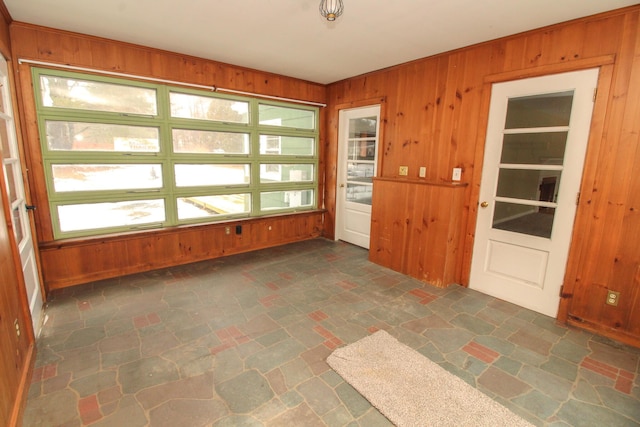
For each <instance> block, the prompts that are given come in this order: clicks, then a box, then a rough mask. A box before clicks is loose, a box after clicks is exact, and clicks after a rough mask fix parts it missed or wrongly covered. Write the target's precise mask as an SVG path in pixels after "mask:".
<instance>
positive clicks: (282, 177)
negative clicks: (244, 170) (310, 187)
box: [260, 163, 314, 183]
mask: <svg viewBox="0 0 640 427" xmlns="http://www.w3.org/2000/svg"><path fill="white" fill-rule="evenodd" d="M313 179H314V174H313V165H311V164H299V165H292V164H272V163H266V164H264V163H263V164H261V165H260V182H261V183H269V182H311V181H313Z"/></svg>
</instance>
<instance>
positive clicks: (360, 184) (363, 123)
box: [346, 116, 378, 205]
mask: <svg viewBox="0 0 640 427" xmlns="http://www.w3.org/2000/svg"><path fill="white" fill-rule="evenodd" d="M377 128H378V125H377V117H376V116H370V117H359V118H355V119H350V120H349V136H348V141H347V144H348V149H347V150H348V151H347V152H348V154H347V157H348V158H347V191H346V200H347V201H349V202H353V203H361V204H366V205H371V199H372V194H373V177H374V176H375V175H376V143H377Z"/></svg>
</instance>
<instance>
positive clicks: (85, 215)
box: [58, 199, 165, 232]
mask: <svg viewBox="0 0 640 427" xmlns="http://www.w3.org/2000/svg"><path fill="white" fill-rule="evenodd" d="M58 218H59V221H60V230H61V231H62V232H73V231H82V230H96V229H103V228H113V227H135V226H140V225H145V224H153V223H162V222H164V220H165V208H164V200H163V199H155V200H128V201H123V202H103V203H83V204H75V205H62V206H58Z"/></svg>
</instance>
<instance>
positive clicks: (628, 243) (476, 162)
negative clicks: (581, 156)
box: [325, 6, 640, 345]
mask: <svg viewBox="0 0 640 427" xmlns="http://www.w3.org/2000/svg"><path fill="white" fill-rule="evenodd" d="M639 17H640V6H633V7H630V8H626V9H620V10H617V11H612V12H608V13H605V14H601V15H597V16H592V17H588V18H584V19H580V20H576V21H572V22H568V23H563V24H559V25H555V26H551V27H547V28H543V29H539V30H534V31H530V32H527V33H523V34H518V35H515V36H512V37H507V38H503V39H499V40H495V41H492V42H487V43H483V44H480V45H476V46H471V47H468V48H464V49H460V50H456V51H452V52H449V53H446V54H442V55H438V56H434V57H429V58H425V59H422V60H417V61H413V62H410V63H407V64H403V65H400V66H396V67H392V68H389V69H385V70H381V71H377V72H372V73H368V74H366V75H362V76H357V77H353V78H350V79H347V80H344V81H340V82H336V83H334V84H331V85H329V94H328V104H329V108H328V116H327V134H326V135H327V140H326V144H327V150H326V152H327V157H326V162H327V165H329V167H328V168H327V181H326V188H327V198H326V201H325V203H326V208H327V211H328V213H327V216H326V219H325V231H326V233H327V234H328V235H329V236H331V235H332V231H333V229H334V224H335V185H336V171H335V168H333V167H332V166H331V165H334V164H335V162H336V159H337V153H336V146H337V125H338V110H339V109H340V108H344V106H345V105H352V104H361V103H362V102H363V100H369V99H384V100H385V109H384V116H383V117H382V124H383V129H382V134H383V140H382V142H381V144H382V146H381V154H382V156H381V157H382V160H381V168H380V169H379V170H380V172H381V176H382V177H385V178H397V177H398V168H399V166H401V165H408V166H409V177H410V178H411V177H413V178H416V177H417V175H418V169H419V167H420V166H426V169H427V180H430V181H436V182H449V181H450V179H451V173H452V168H454V167H460V168H462V170H463V174H462V181H463V182H465V183H468V184H469V186H468V187H467V189H466V190H465V193H464V197H463V203H462V207H461V208H459V207H456V206H451V208H452V209H462V213H461V215H462V229H461V233H460V248H461V250H460V251H459V252H458V254H457V255H456V275H455V278H456V280H457V281H459V283H461V284H468V280H469V271H470V265H471V258H472V249H473V241H474V233H475V225H476V210H477V204H478V193H479V186H480V177H481V170H480V169H481V166H482V159H483V152H484V136H485V130H486V125H487V117H488V105H489V104H488V103H489V96H488V94H489V92H490V88H491V84H492V83H493V82H497V81H506V80H513V79H517V78H522V77H532V76H537V75H544V74H550V73H558V72H564V71H572V70H576V69H585V68H591V67H595V66H598V67H600V68H601V73H600V79H599V92H598V96H597V98H596V104H595V113H594V120H593V123H592V129H591V136H590V140H589V147H588V153H587V160H586V164H585V170H584V177H583V181H582V187H581V192H582V197H581V200H580V203H579V206H578V213H577V217H576V222H575V229H574V233H573V236H574V237H573V241H572V245H571V249H570V257H569V263H568V269H567V273H566V277H565V282H564V295H565V298H564V299H563V301H562V303H561V310H560V316H559V319H560V320H561V321H565V320H566V321H569V322H570V323H573V324H579V325H581V326H582V327H585V328H588V329H591V330H594V331H597V332H599V333H603V334H605V335H609V336H611V337H614V338H617V339H621V340H624V341H626V342H631V343H634V344H636V345H640V270H639V266H640V249H639V248H640V246H639V244H638V241H639V240H640V239H639V238H640V206H639V204H640V179H639V178H638V174H637V171H638V170H640V169H639V168H640V149H639V148H638V138H639V135H640V107H639V102H640V27H639V25H638V19H639ZM452 30H456V29H455V28H452ZM458 30H459V31H464V29H458ZM393 197H394V196H393V194H387V195H386V197H384V198H383V200H382V202H381V203H384V204H385V206H393V209H396V210H405V211H408V210H409V209H411V206H409V205H406V204H405V205H397V204H395V205H392V204H390V201H391V200H392V198H393ZM441 203H444V204H447V203H452V202H449V201H447V200H442V201H441ZM373 220H374V221H375V218H373ZM421 232H422V234H423V235H425V236H426V235H429V234H430V233H439V232H440V230H438V229H437V228H436V229H429V228H428V227H426V226H425V227H424V228H423V229H422V230H421ZM395 250H397V251H404V252H407V251H408V250H409V249H408V248H404V247H402V246H401V245H400V244H399V245H398V247H396V248H395ZM407 254H408V252H407V253H405V254H404V255H407ZM413 262H416V263H417V262H419V258H414V259H413ZM608 289H612V290H616V291H618V292H620V293H621V298H620V305H619V306H618V307H611V306H606V305H605V304H604V301H605V298H604V295H605V293H606V291H607V290H608Z"/></svg>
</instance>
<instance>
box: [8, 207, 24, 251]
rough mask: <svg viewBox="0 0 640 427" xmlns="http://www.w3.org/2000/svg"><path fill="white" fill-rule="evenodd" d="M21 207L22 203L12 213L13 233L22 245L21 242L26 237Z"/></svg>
mask: <svg viewBox="0 0 640 427" xmlns="http://www.w3.org/2000/svg"><path fill="white" fill-rule="evenodd" d="M20 207H22V204H19V205H18V206H17V207H16V208H14V209H13V212H12V215H11V216H12V217H13V235H14V236H15V238H16V243H17V244H18V245H20V243H22V240H23V239H24V230H23V226H24V225H23V224H22V217H21V216H20V211H19V209H20Z"/></svg>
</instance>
